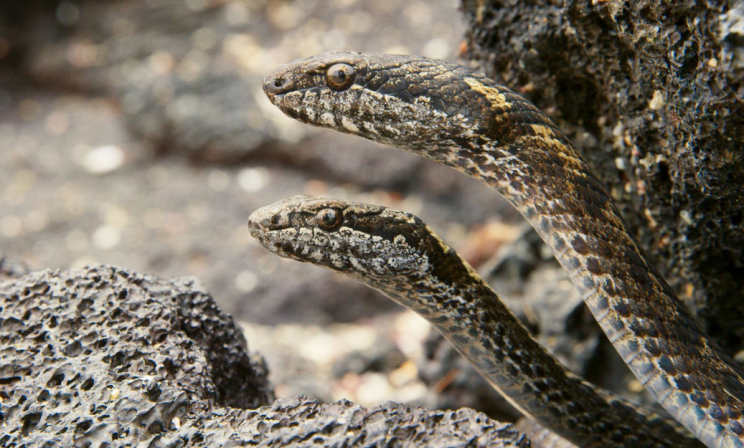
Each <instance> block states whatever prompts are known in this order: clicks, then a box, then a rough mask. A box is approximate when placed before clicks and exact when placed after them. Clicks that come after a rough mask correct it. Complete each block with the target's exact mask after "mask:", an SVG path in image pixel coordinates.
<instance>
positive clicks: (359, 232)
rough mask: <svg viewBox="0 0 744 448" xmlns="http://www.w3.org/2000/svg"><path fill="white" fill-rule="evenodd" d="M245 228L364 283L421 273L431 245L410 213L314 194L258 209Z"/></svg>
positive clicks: (287, 254)
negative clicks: (320, 196)
mask: <svg viewBox="0 0 744 448" xmlns="http://www.w3.org/2000/svg"><path fill="white" fill-rule="evenodd" d="M248 228H249V230H250V233H251V235H252V236H253V237H254V238H256V240H257V241H258V242H259V243H260V244H261V245H262V246H263V247H264V248H266V249H267V250H269V251H270V252H273V253H275V254H277V255H279V256H281V257H284V258H291V259H294V260H299V261H303V262H307V263H313V264H315V265H318V266H322V267H324V268H327V269H331V270H334V271H338V272H341V273H344V274H347V275H349V276H352V277H354V278H357V279H359V280H361V281H364V282H365V283H371V282H374V281H375V279H381V278H388V279H389V278H390V277H391V276H393V277H395V276H410V275H416V274H417V273H421V274H423V273H424V272H425V271H426V269H427V267H428V258H427V251H428V249H429V245H431V244H432V239H431V237H430V236H429V235H428V232H427V230H428V227H426V225H425V224H424V223H422V222H421V221H420V220H419V219H418V218H416V217H415V216H413V215H411V214H409V213H405V212H398V211H394V210H390V209H387V208H384V207H379V206H375V205H368V204H359V203H353V202H345V201H338V200H332V199H326V198H316V197H312V196H295V197H293V198H290V199H284V200H282V201H279V202H276V203H274V204H271V205H268V206H265V207H263V208H260V209H258V210H256V211H255V212H253V214H251V216H250V218H248Z"/></svg>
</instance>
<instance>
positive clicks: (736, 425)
mask: <svg viewBox="0 0 744 448" xmlns="http://www.w3.org/2000/svg"><path fill="white" fill-rule="evenodd" d="M264 91H265V93H266V94H267V96H268V97H269V99H270V101H271V102H272V103H273V104H274V105H276V106H277V107H279V108H280V109H281V110H282V111H283V112H284V113H285V114H287V115H289V116H290V117H293V118H295V119H297V120H299V121H301V122H304V123H308V124H312V125H316V126H321V127H326V128H331V129H336V130H338V131H341V132H345V133H350V134H354V135H358V136H361V137H364V138H367V139H370V140H373V141H376V142H379V143H383V144H387V145H391V146H396V147H399V148H401V149H404V150H406V151H410V152H413V153H415V154H419V155H421V156H424V157H426V158H429V159H431V160H434V161H436V162H439V163H442V164H444V165H448V166H451V167H454V168H455V169H457V170H459V171H462V172H464V173H465V174H468V175H470V176H472V177H474V178H476V179H479V180H480V181H482V182H484V183H486V184H487V185H489V186H490V187H492V188H494V189H495V190H496V191H498V192H499V193H501V194H502V195H503V196H504V197H505V198H506V199H507V200H508V201H509V202H510V203H511V204H512V205H513V206H514V207H516V208H517V210H519V211H520V212H521V214H522V215H523V216H524V217H525V218H526V219H527V220H528V221H529V222H530V224H532V226H533V227H534V228H535V229H536V230H537V232H538V233H539V234H540V236H541V237H542V239H543V240H544V241H545V242H546V243H547V244H548V246H550V248H551V249H552V250H553V253H554V254H555V256H556V258H557V259H558V261H559V262H560V263H561V265H562V266H563V267H564V269H566V270H567V272H568V273H569V275H570V277H571V280H572V281H573V283H574V284H575V285H576V287H577V288H578V289H579V290H580V291H581V293H582V296H583V298H584V300H585V302H586V303H587V305H588V307H589V309H590V310H591V312H592V314H593V315H594V317H595V318H596V319H597V321H598V322H599V324H600V326H601V327H602V329H603V331H604V332H605V334H606V335H607V337H608V338H609V340H610V342H611V343H612V344H613V346H614V347H615V349H616V350H617V351H618V352H619V353H620V355H621V357H622V359H623V360H624V361H625V363H626V364H628V366H629V367H630V369H631V371H632V372H633V373H634V374H635V376H636V377H637V378H638V380H639V381H640V382H641V383H642V384H643V385H644V386H645V387H646V389H648V390H649V391H650V392H651V394H652V395H653V396H654V397H655V399H656V400H657V401H658V402H659V403H661V405H662V406H663V407H664V408H665V409H666V410H667V411H669V413H670V414H671V415H672V416H674V417H675V418H676V419H677V420H678V421H680V422H681V423H682V424H683V425H684V426H685V427H686V428H687V429H689V430H690V431H691V432H692V433H693V434H694V435H695V436H696V437H698V438H699V439H700V440H702V441H703V442H704V443H705V444H706V445H707V446H709V447H716V448H718V447H744V415H743V413H744V403H743V401H744V369H742V368H741V367H740V366H739V365H738V364H737V363H736V362H735V361H734V360H733V359H732V358H731V357H730V356H728V355H727V354H726V353H725V352H724V351H723V349H722V348H721V347H720V346H719V345H718V344H717V343H716V342H715V341H713V340H712V339H711V338H710V337H709V336H707V335H706V334H705V332H704V330H703V329H702V326H701V325H700V323H699V322H697V321H696V320H695V319H694V317H692V315H691V314H690V312H689V311H688V310H687V309H686V308H685V307H684V305H683V304H682V303H681V302H680V300H679V299H678V298H677V297H676V295H675V293H674V291H673V290H672V289H671V287H670V286H669V285H668V284H667V282H666V281H665V280H664V278H663V277H662V276H661V274H660V273H659V272H658V271H657V270H656V269H655V268H654V267H653V266H651V265H650V264H649V263H648V261H647V260H646V257H645V255H644V254H643V250H642V249H641V247H640V245H639V243H638V242H637V241H636V239H635V238H634V237H633V236H632V234H631V232H630V231H629V228H628V225H627V224H626V223H625V222H624V221H623V219H622V217H621V215H620V213H619V212H618V210H617V208H616V207H615V205H614V203H613V201H612V199H611V198H610V196H609V195H608V193H607V191H606V190H605V188H604V186H603V185H602V183H601V182H600V181H599V180H598V179H597V178H596V176H595V175H594V174H593V172H592V171H591V169H590V168H589V166H588V165H587V163H586V162H585V161H584V160H583V159H582V157H581V155H580V154H579V153H578V151H577V150H576V149H575V148H574V147H573V145H572V144H571V142H570V141H569V140H568V138H567V137H566V136H565V135H564V134H563V132H561V130H560V129H558V128H557V127H556V126H555V124H553V123H552V122H551V121H550V119H549V118H548V117H547V116H546V115H545V114H544V113H543V112H542V111H540V110H539V109H537V108H536V107H535V106H534V105H532V104H531V103H530V102H529V101H527V100H526V99H524V98H523V97H521V96H520V95H518V94H516V93H514V92H513V91H511V90H509V89H508V88H506V87H504V86H502V85H500V84H498V83H496V82H494V81H492V80H490V79H488V78H486V77H485V76H483V75H480V74H477V73H475V72H473V71H472V70H470V69H468V68H467V67H463V66H460V65H456V64H452V63H447V62H444V61H439V60H434V59H427V58H422V57H418V56H399V55H385V54H369V53H357V52H348V51H334V52H327V53H322V54H319V55H316V56H313V57H310V58H306V59H301V60H297V61H294V62H291V63H289V64H286V65H284V66H282V67H279V68H278V69H276V70H275V71H274V72H272V73H271V74H270V75H269V76H268V77H267V78H266V79H265V80H264Z"/></svg>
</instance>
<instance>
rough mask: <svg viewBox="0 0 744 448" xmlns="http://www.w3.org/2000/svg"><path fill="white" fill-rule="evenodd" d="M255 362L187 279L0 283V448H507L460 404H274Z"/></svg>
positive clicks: (111, 272)
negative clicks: (447, 407)
mask: <svg viewBox="0 0 744 448" xmlns="http://www.w3.org/2000/svg"><path fill="white" fill-rule="evenodd" d="M266 374H267V372H266V368H265V366H264V363H263V361H262V358H261V357H260V356H258V355H252V354H249V353H248V351H247V347H246V342H245V339H244V338H243V335H242V332H241V330H240V328H239V327H238V326H237V325H235V323H234V322H233V319H232V318H231V317H230V316H228V315H226V314H224V313H222V312H221V311H220V310H219V309H218V308H217V306H216V305H215V303H214V301H213V299H212V298H211V297H210V296H209V294H208V293H206V292H205V291H204V290H203V289H202V288H201V287H200V286H199V284H198V283H197V282H196V281H195V280H194V279H189V278H182V279H174V280H163V279H159V278H156V277H153V276H149V275H140V274H136V273H133V272H130V271H127V270H124V269H119V268H114V267H108V266H96V267H88V268H85V269H78V270H69V271H59V270H58V271H51V270H47V271H41V272H35V273H31V274H28V275H26V276H24V277H21V278H16V279H10V280H6V281H3V282H1V283H0V398H2V400H1V401H0V427H1V428H2V431H0V446H3V447H9V448H21V447H23V448H30V447H68V446H69V447H72V446H75V447H113V446H117V447H130V446H150V447H166V446H167V447H179V446H194V447H202V446H204V447H213V446H245V445H247V444H249V445H253V446H310V445H312V446H401V445H410V444H416V445H417V446H463V447H464V446H503V447H507V446H509V447H512V446H514V447H526V446H528V441H527V439H526V438H525V437H524V436H523V435H522V434H521V433H519V432H518V431H516V430H515V429H514V428H513V427H512V426H511V425H508V424H502V423H496V422H494V421H492V420H490V419H488V417H486V416H485V415H483V414H480V413H477V412H475V411H473V410H470V409H463V410H459V411H428V410H425V409H410V408H406V407H403V406H400V405H395V404H388V405H386V406H383V407H381V408H378V409H373V410H367V409H365V408H362V407H360V406H354V405H353V404H352V403H350V402H348V401H340V402H337V403H333V404H330V405H322V404H319V403H318V402H316V401H312V400H308V399H306V398H304V397H298V398H295V399H291V400H278V401H276V402H274V404H273V405H271V406H264V407H259V406H262V405H266V404H268V403H270V402H271V400H272V399H273V397H272V393H271V391H270V390H269V388H268V385H267V381H266Z"/></svg>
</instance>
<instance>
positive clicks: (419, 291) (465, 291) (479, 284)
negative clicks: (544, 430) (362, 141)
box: [248, 196, 700, 448]
mask: <svg viewBox="0 0 744 448" xmlns="http://www.w3.org/2000/svg"><path fill="white" fill-rule="evenodd" d="M248 226H249V229H250V232H251V235H252V236H254V237H255V238H256V239H257V240H258V241H259V243H260V244H261V245H262V246H264V247H265V248H267V249H268V250H269V251H271V252H274V253H276V254H277V255H279V256H282V257H285V258H291V259H295V260H299V261H304V262H310V263H313V264H315V265H318V266H322V267H325V268H327V269H331V270H334V271H337V272H341V273H343V274H345V275H348V276H350V277H352V278H355V279H356V280H359V281H360V282H362V283H365V284H367V285H369V286H371V287H372V288H374V289H377V290H379V291H381V292H383V293H384V294H386V295H387V296H389V297H390V298H392V299H393V300H394V301H396V302H398V303H399V304H401V305H403V306H405V307H407V308H409V309H411V310H413V311H414V312H416V313H418V314H419V315H421V316H422V317H423V318H425V319H426V320H428V321H429V322H431V323H432V324H433V325H434V326H435V327H436V328H437V329H438V330H439V331H440V332H441V333H442V334H443V335H444V336H445V337H446V338H447V339H448V340H449V341H450V342H451V343H452V344H453V345H454V346H455V347H456V348H457V349H458V350H459V351H460V352H461V353H462V354H463V355H464V356H465V357H466V358H468V359H469V360H470V361H471V362H472V363H473V364H474V365H475V367H476V368H477V369H478V371H479V372H480V373H481V374H482V375H483V376H484V377H485V378H486V379H487V380H488V381H489V382H490V383H491V384H492V385H493V386H494V387H495V388H496V389H497V390H498V391H499V392H500V393H501V394H502V395H503V396H504V397H506V398H507V400H509V401H510V402H511V403H512V404H514V405H515V406H516V407H517V408H518V409H519V410H520V411H521V412H522V413H523V414H525V415H526V416H528V417H530V418H532V419H535V420H537V421H539V422H540V423H541V424H542V425H544V426H546V427H548V428H550V429H552V430H553V431H555V432H557V433H558V434H560V435H561V436H562V437H564V438H565V439H566V440H569V441H571V442H572V443H574V444H576V445H578V446H581V447H603V448H606V447H616V448H621V447H694V446H700V442H698V441H697V440H695V439H693V438H691V437H690V436H688V435H686V431H685V430H684V429H683V428H679V431H675V427H674V426H671V425H669V424H668V423H666V422H665V421H664V420H663V419H661V418H660V417H658V416H657V415H655V414H652V413H648V412H644V411H642V410H639V409H637V408H636V407H634V406H633V405H631V404H629V403H627V402H625V401H624V400H622V399H619V398H615V397H612V396H611V395H610V394H609V393H608V392H606V391H604V390H602V389H600V388H598V387H596V386H594V385H592V384H590V383H588V382H586V381H584V380H583V379H581V378H579V377H578V376H576V375H574V374H572V373H571V372H569V371H568V370H566V369H565V368H564V367H563V365H561V363H560V362H559V361H558V360H556V359H555V358H554V357H553V356H552V355H551V354H549V353H548V352H547V351H546V350H545V349H544V348H543V347H542V346H541V345H540V344H539V343H538V342H537V341H535V340H534V339H533V338H532V337H531V336H530V334H529V331H528V330H527V329H526V328H525V327H524V326H523V325H522V324H521V323H520V322H519V320H518V319H517V318H516V317H515V316H514V315H513V314H512V313H511V312H510V311H509V310H508V309H507V308H506V306H505V305H504V304H503V303H502V302H501V301H500V300H499V298H498V296H497V295H496V293H495V292H494V291H493V290H492V289H491V288H490V287H489V286H488V284H487V283H486V282H484V281H483V280H482V279H481V277H480V276H479V275H478V274H477V273H476V272H475V271H474V270H473V269H472V268H471V267H470V265H468V264H467V263H466V262H465V261H464V260H462V259H461V258H460V257H459V256H458V255H457V253H456V252H455V251H454V250H452V249H451V248H450V247H449V246H447V244H445V243H444V242H443V241H442V240H441V239H439V238H438V237H437V236H436V235H435V234H434V233H433V232H432V231H431V229H430V228H429V227H428V226H427V225H426V224H424V223H423V222H422V221H421V220H419V219H418V218H416V217H415V216H413V215H411V214H409V213H405V212H399V211H394V210H390V209H388V208H384V207H380V206H375V205H367V204H359V203H350V202H344V201H339V200H331V199H324V198H313V197H310V196H297V197H294V198H291V199H285V200H283V201H280V202H277V203H275V204H272V205H269V206H266V207H263V208H261V209H259V210H257V211H255V212H253V214H252V215H251V217H250V218H249V219H248Z"/></svg>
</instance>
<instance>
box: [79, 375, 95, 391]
mask: <svg viewBox="0 0 744 448" xmlns="http://www.w3.org/2000/svg"><path fill="white" fill-rule="evenodd" d="M95 384H96V382H95V381H94V380H93V378H88V379H87V380H85V382H84V383H83V384H82V385H81V386H80V388H81V389H83V390H90V389H91V388H92V387H93V386H94V385H95Z"/></svg>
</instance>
